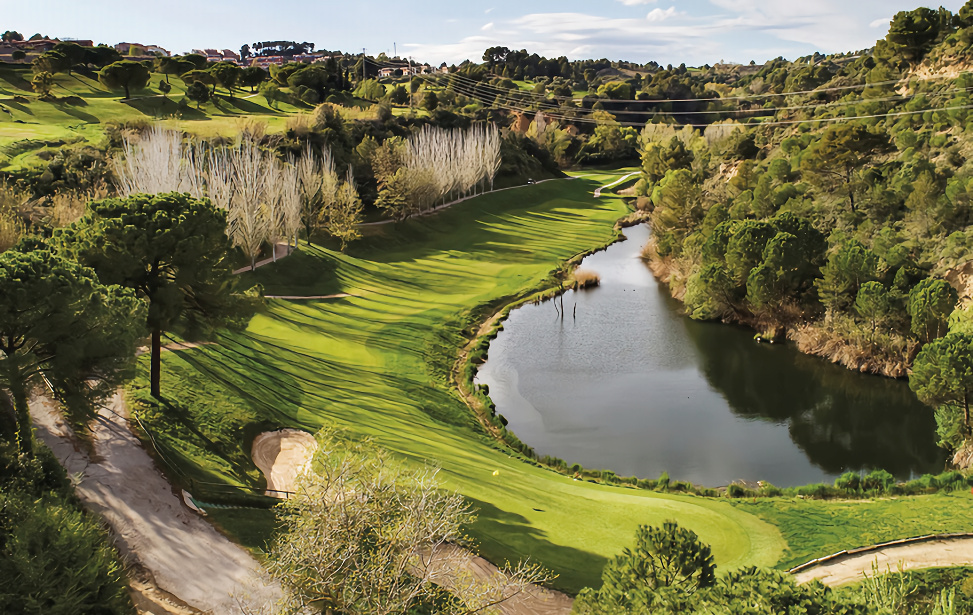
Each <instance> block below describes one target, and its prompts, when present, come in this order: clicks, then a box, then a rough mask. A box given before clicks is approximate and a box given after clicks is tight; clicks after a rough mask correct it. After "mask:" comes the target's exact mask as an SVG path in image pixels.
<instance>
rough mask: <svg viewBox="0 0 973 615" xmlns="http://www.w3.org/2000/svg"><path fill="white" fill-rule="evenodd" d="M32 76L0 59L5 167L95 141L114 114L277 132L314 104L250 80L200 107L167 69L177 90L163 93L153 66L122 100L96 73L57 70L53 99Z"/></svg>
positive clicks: (0, 147) (221, 129)
mask: <svg viewBox="0 0 973 615" xmlns="http://www.w3.org/2000/svg"><path fill="white" fill-rule="evenodd" d="M30 78H31V73H30V71H29V70H25V69H21V68H10V67H0V106H2V107H3V108H4V109H5V110H6V111H5V112H0V168H2V167H5V170H13V169H17V168H20V167H23V166H30V165H31V164H38V159H37V158H36V157H34V154H36V152H37V151H39V150H41V149H43V148H45V147H47V148H51V149H57V148H59V147H61V146H63V145H71V144H77V143H84V142H88V143H92V144H98V143H100V142H101V141H103V139H104V125H105V124H106V123H107V122H109V121H114V122H125V121H131V120H149V121H153V120H159V121H162V122H163V123H164V124H165V125H167V126H169V127H172V128H178V129H180V130H184V131H186V132H189V133H191V134H195V135H197V136H200V137H215V136H224V137H229V136H233V135H236V134H238V133H239V132H240V120H241V119H243V118H256V119H258V120H260V121H262V122H265V123H266V124H267V132H268V133H274V132H282V131H284V130H285V127H286V126H285V125H286V122H287V119H288V117H292V116H293V115H294V114H295V113H297V112H298V111H308V110H310V107H305V108H298V107H294V106H292V105H289V104H287V103H283V102H282V103H279V105H278V106H277V108H275V109H272V108H270V107H269V106H268V104H267V101H266V100H265V99H264V98H263V96H260V95H257V94H251V93H250V91H249V89H246V88H244V89H240V90H237V91H235V92H234V97H233V98H232V99H231V98H229V97H228V94H229V93H228V92H227V91H226V90H224V89H222V88H217V95H218V100H217V101H215V102H214V101H210V102H208V103H206V104H204V105H202V107H201V108H200V109H197V108H196V103H194V102H191V101H189V100H186V97H185V92H186V84H185V83H183V81H182V80H181V79H179V78H176V77H172V76H170V77H169V82H170V84H171V86H172V91H171V92H170V93H169V95H168V96H167V97H164V96H162V95H161V93H160V92H159V90H158V86H159V82H160V81H161V80H163V79H165V76H164V75H161V74H153V75H152V78H151V80H150V81H149V85H148V87H147V88H145V89H144V90H133V91H132V98H131V99H130V100H123V99H122V93H121V92H120V91H115V90H109V89H107V88H105V87H104V86H103V85H101V84H100V83H99V82H98V80H97V79H96V78H95V79H93V78H91V77H87V76H84V75H82V74H79V73H74V74H72V75H64V74H59V75H57V76H56V79H55V86H54V88H53V90H52V93H53V94H54V96H55V97H56V100H52V101H41V100H38V99H37V98H36V95H35V94H34V92H33V91H32V90H31V87H30ZM285 90H286V88H285ZM23 99H26V102H24V100H23ZM180 103H184V104H180Z"/></svg>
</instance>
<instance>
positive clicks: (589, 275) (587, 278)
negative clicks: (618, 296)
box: [574, 269, 601, 290]
mask: <svg viewBox="0 0 973 615" xmlns="http://www.w3.org/2000/svg"><path fill="white" fill-rule="evenodd" d="M599 284H601V276H599V275H598V274H597V273H595V272H594V271H589V270H587V269H576V270H575V271H574V289H575V290H579V289H582V288H591V287H594V286H598V285H599Z"/></svg>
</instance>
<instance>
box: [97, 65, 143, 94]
mask: <svg viewBox="0 0 973 615" xmlns="http://www.w3.org/2000/svg"><path fill="white" fill-rule="evenodd" d="M151 76H152V75H151V73H149V69H147V68H146V67H145V65H144V64H142V63H141V62H133V61H132V60H120V61H118V62H114V63H112V64H109V65H108V66H106V67H104V68H103V69H101V70H100V71H98V81H100V82H101V83H102V84H104V85H105V86H107V87H109V88H113V89H119V88H120V89H122V90H125V98H126V99H127V98H131V97H132V90H133V89H136V90H138V89H141V88H144V87H145V86H146V85H148V83H149V78H150V77H151Z"/></svg>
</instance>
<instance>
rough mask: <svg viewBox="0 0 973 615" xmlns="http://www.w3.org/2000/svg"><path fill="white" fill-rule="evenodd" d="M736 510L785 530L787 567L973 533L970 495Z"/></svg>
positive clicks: (773, 503) (768, 503)
mask: <svg viewBox="0 0 973 615" xmlns="http://www.w3.org/2000/svg"><path fill="white" fill-rule="evenodd" d="M737 506H738V508H740V509H741V510H745V511H747V512H750V513H753V514H755V515H757V516H758V517H761V518H763V519H765V520H767V521H769V522H770V523H773V524H774V525H776V526H777V527H779V528H780V531H781V533H783V534H784V538H786V539H787V542H788V544H789V545H790V548H789V549H788V551H787V552H786V553H785V554H784V557H783V559H782V560H781V562H780V566H781V567H783V568H790V567H793V566H796V565H798V564H803V563H804V562H807V561H810V560H812V559H814V558H816V557H821V556H823V555H829V554H831V553H837V552H838V551H841V550H842V549H851V548H854V547H862V546H867V545H873V544H878V543H881V542H886V541H889V540H896V539H899V538H908V537H911V536H922V535H925V534H937V533H949V532H969V531H971V530H973V518H971V516H970V508H971V506H973V496H971V494H969V493H966V492H957V493H949V494H946V493H943V494H936V495H923V496H917V497H900V498H888V499H880V500H874V501H871V500H866V501H847V502H827V501H822V500H797V499H795V500H784V499H775V500H758V501H757V502H756V503H753V502H741V503H739V504H738V505H737Z"/></svg>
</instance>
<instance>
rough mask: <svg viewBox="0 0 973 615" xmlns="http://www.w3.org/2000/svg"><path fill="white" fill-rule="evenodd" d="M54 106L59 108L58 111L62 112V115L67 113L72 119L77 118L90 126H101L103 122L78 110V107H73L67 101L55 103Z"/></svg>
mask: <svg viewBox="0 0 973 615" xmlns="http://www.w3.org/2000/svg"><path fill="white" fill-rule="evenodd" d="M54 106H55V107H57V110H58V111H60V112H61V113H65V114H67V115H70V116H71V117H74V118H77V119H79V120H81V121H82V122H85V123H88V124H100V123H101V120H99V119H98V118H97V117H96V116H94V115H91V114H90V113H85V112H84V111H82V110H81V109H78V108H77V106H76V105H73V104H71V103H70V102H67V101H58V102H55V103H54Z"/></svg>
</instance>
